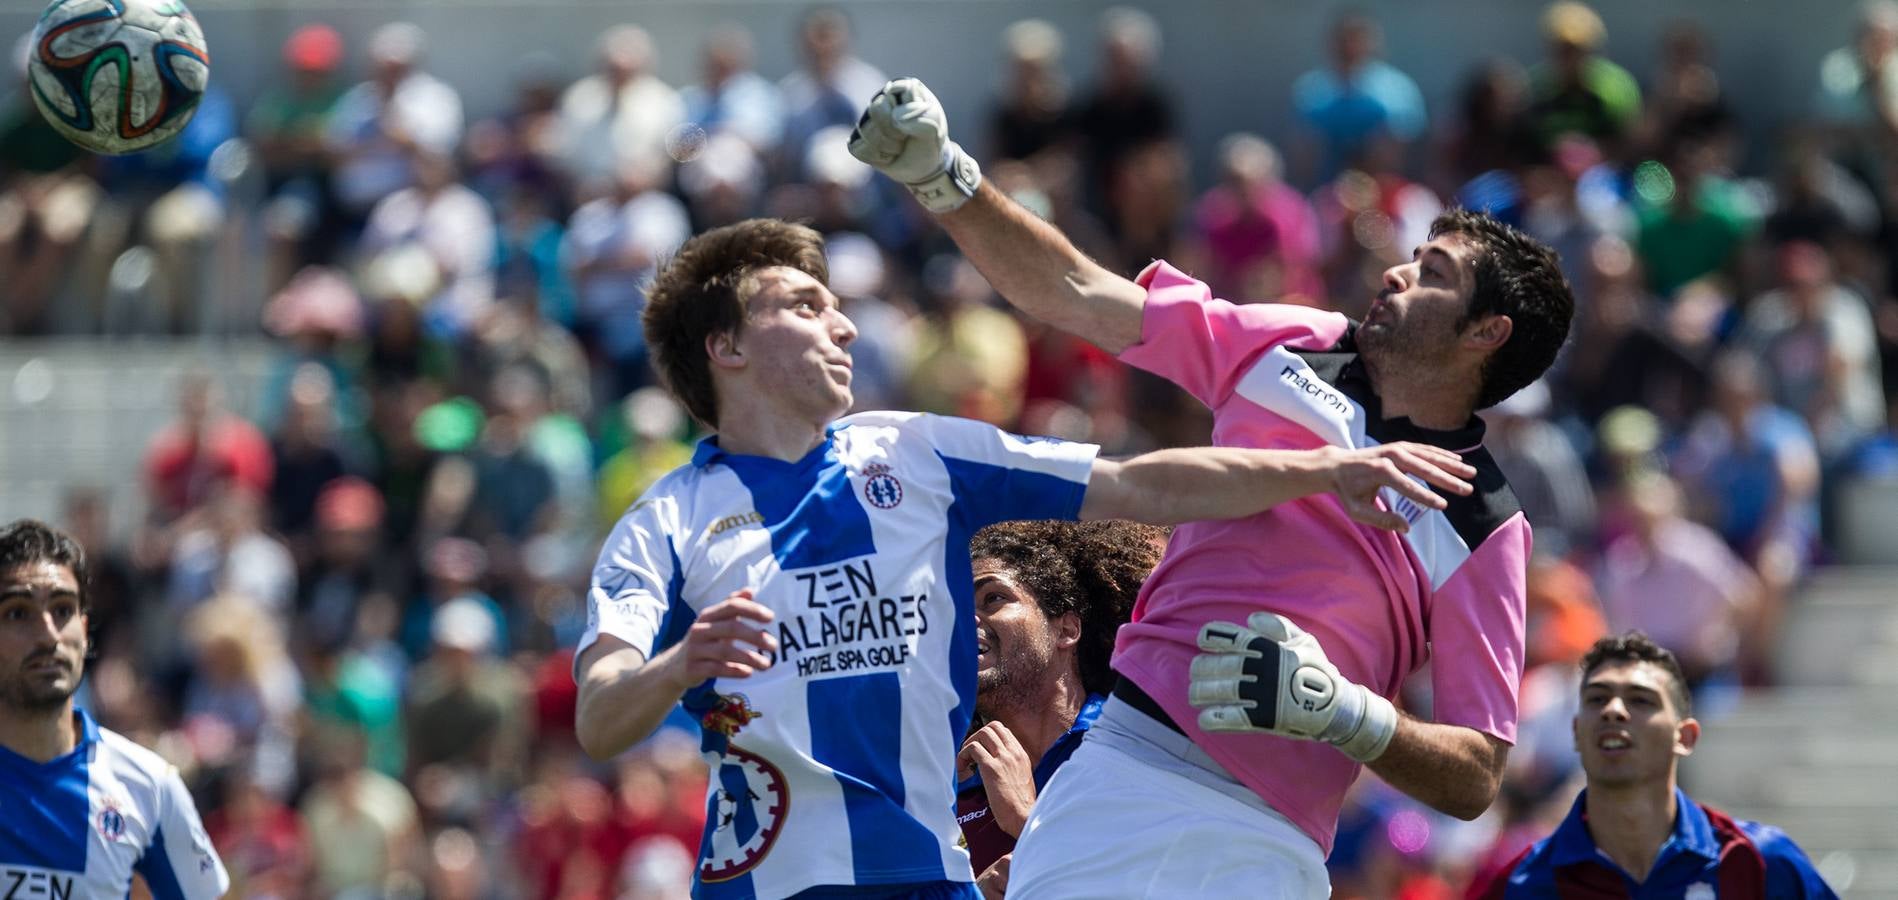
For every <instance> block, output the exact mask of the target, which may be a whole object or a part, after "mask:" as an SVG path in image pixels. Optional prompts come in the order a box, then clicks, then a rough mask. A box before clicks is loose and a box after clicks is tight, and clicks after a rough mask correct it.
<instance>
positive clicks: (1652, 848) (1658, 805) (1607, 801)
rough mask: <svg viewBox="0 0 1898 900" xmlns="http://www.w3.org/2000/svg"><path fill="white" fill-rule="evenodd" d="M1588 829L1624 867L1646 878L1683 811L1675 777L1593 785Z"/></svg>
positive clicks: (1635, 874) (1609, 854)
mask: <svg viewBox="0 0 1898 900" xmlns="http://www.w3.org/2000/svg"><path fill="white" fill-rule="evenodd" d="M1586 807H1587V812H1588V833H1589V835H1590V836H1592V837H1593V838H1594V839H1595V846H1596V847H1597V848H1599V849H1600V850H1601V852H1603V853H1605V854H1607V855H1608V858H1609V859H1612V860H1614V861H1615V865H1618V866H1620V867H1621V869H1622V871H1624V872H1627V873H1628V874H1629V875H1632V876H1634V877H1635V878H1636V879H1638V880H1641V881H1646V880H1647V877H1648V872H1649V871H1650V870H1652V869H1653V868H1654V860H1655V858H1656V857H1659V856H1660V854H1661V846H1662V845H1663V844H1665V843H1667V838H1668V835H1670V834H1672V833H1673V831H1674V817H1675V816H1677V815H1679V814H1680V809H1679V808H1678V804H1677V803H1676V802H1675V793H1674V779H1672V778H1669V779H1667V780H1666V781H1665V782H1660V783H1651V784H1636V785H1627V786H1612V787H1611V786H1603V785H1589V787H1588V799H1587V801H1586Z"/></svg>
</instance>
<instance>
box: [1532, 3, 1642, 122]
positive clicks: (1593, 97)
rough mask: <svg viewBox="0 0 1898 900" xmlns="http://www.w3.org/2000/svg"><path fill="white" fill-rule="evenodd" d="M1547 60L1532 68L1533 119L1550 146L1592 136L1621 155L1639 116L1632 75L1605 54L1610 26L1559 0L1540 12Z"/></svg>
mask: <svg viewBox="0 0 1898 900" xmlns="http://www.w3.org/2000/svg"><path fill="white" fill-rule="evenodd" d="M1542 36H1543V39H1544V40H1545V41H1546V42H1547V46H1548V52H1549V55H1548V59H1547V60H1545V61H1544V62H1542V63H1541V64H1539V65H1537V66H1536V67H1535V68H1534V69H1533V70H1532V71H1531V72H1530V103H1529V120H1530V122H1531V124H1532V127H1533V128H1534V130H1535V133H1536V135H1537V137H1538V138H1540V140H1541V141H1542V143H1543V145H1544V146H1546V147H1553V146H1555V143H1556V141H1557V140H1558V139H1560V138H1561V137H1562V136H1563V135H1566V134H1580V135H1583V136H1584V137H1587V138H1590V139H1592V140H1594V141H1595V142H1596V143H1598V144H1600V145H1601V146H1602V147H1603V148H1605V149H1606V150H1607V151H1608V155H1609V156H1610V157H1618V155H1619V153H1620V152H1621V151H1622V150H1624V149H1626V148H1625V147H1624V146H1623V142H1622V139H1623V138H1625V137H1628V136H1629V133H1630V132H1631V131H1632V130H1633V128H1634V127H1635V125H1636V124H1637V122H1638V121H1639V119H1640V117H1641V88H1640V86H1639V85H1638V84H1637V83H1636V82H1635V80H1634V76H1633V75H1630V74H1628V70H1627V69H1624V68H1622V67H1620V66H1618V65H1616V64H1614V63H1613V62H1610V61H1609V60H1608V59H1607V58H1606V57H1604V56H1602V55H1601V46H1602V43H1603V42H1604V41H1606V40H1607V37H1608V29H1607V27H1606V26H1605V25H1603V24H1602V21H1601V16H1600V15H1599V14H1597V13H1596V12H1595V10H1593V9H1591V8H1590V7H1589V6H1588V5H1587V4H1585V3H1581V2H1578V0H1559V2H1557V3H1552V4H1550V5H1549V7H1548V8H1547V9H1546V10H1544V11H1543V13H1542Z"/></svg>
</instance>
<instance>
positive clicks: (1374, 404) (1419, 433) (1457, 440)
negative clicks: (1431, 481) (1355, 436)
mask: <svg viewBox="0 0 1898 900" xmlns="http://www.w3.org/2000/svg"><path fill="white" fill-rule="evenodd" d="M1337 386H1338V388H1339V389H1340V390H1342V391H1344V392H1345V394H1346V395H1348V396H1349V397H1351V399H1353V400H1356V401H1358V404H1359V405H1361V406H1363V407H1364V423H1365V428H1366V430H1368V431H1369V432H1370V433H1371V435H1372V436H1373V437H1375V438H1377V440H1378V441H1379V442H1380V443H1386V444H1388V443H1391V442H1393V441H1415V442H1417V443H1419V444H1429V445H1431V446H1433V447H1442V448H1444V449H1445V450H1454V451H1457V452H1465V451H1469V450H1474V449H1476V448H1477V447H1480V446H1482V444H1483V434H1484V432H1485V431H1486V426H1485V425H1484V423H1483V418H1482V417H1481V416H1478V415H1476V414H1474V413H1472V414H1470V419H1469V421H1468V422H1465V423H1463V425H1462V426H1461V427H1458V428H1452V429H1449V430H1447V431H1445V430H1439V429H1435V428H1425V427H1423V426H1422V425H1418V424H1417V423H1415V422H1412V421H1411V420H1410V417H1409V416H1397V417H1394V418H1389V419H1386V418H1384V400H1383V398H1381V397H1379V396H1378V395H1377V391H1376V390H1374V389H1373V386H1372V384H1371V370H1370V369H1368V368H1366V367H1365V365H1364V357H1363V356H1362V355H1359V356H1358V357H1357V358H1355V359H1353V360H1351V361H1350V362H1348V363H1346V364H1345V366H1344V370H1343V371H1341V372H1339V373H1338V385H1337Z"/></svg>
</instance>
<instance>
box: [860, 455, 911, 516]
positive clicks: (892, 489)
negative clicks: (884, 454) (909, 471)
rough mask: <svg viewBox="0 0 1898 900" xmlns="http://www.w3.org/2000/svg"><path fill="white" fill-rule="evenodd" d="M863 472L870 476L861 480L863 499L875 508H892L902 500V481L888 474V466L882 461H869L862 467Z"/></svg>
mask: <svg viewBox="0 0 1898 900" xmlns="http://www.w3.org/2000/svg"><path fill="white" fill-rule="evenodd" d="M863 473H864V474H865V475H868V476H870V477H868V478H866V479H864V482H863V499H865V500H868V501H870V505H871V506H874V507H876V508H877V509H894V508H896V505H897V504H898V503H901V502H903V482H901V481H898V480H896V476H895V475H892V474H890V467H889V466H886V465H884V464H882V463H871V464H869V465H867V466H864V467H863Z"/></svg>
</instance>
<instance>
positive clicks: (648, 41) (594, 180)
mask: <svg viewBox="0 0 1898 900" xmlns="http://www.w3.org/2000/svg"><path fill="white" fill-rule="evenodd" d="M599 54H600V70H599V71H598V72H596V73H594V74H592V75H588V76H587V77H585V78H582V79H580V80H579V81H576V82H574V83H573V85H572V86H571V87H568V88H567V90H566V93H564V94H562V95H561V97H560V144H559V146H560V157H561V160H562V161H563V162H564V163H565V165H566V167H567V176H568V177H569V178H571V179H572V180H573V182H574V185H575V188H576V189H577V190H578V192H579V196H581V197H582V198H585V199H591V198H593V197H596V196H599V195H600V194H602V193H604V192H605V191H606V190H607V189H608V187H609V186H610V185H611V184H612V183H613V179H614V177H615V176H616V175H617V174H618V173H619V169H620V167H621V166H622V165H624V164H625V161H626V160H628V159H640V158H647V157H654V156H660V157H663V156H664V155H665V152H666V140H667V136H668V135H669V134H670V133H671V132H672V130H673V129H674V128H676V127H678V125H679V123H681V122H683V121H685V104H684V102H683V101H681V100H680V99H679V92H678V91H677V90H674V89H673V87H672V86H671V85H669V84H666V83H665V82H664V81H661V80H660V79H659V76H657V75H655V74H653V69H654V67H655V66H656V65H657V63H658V59H657V51H656V50H655V48H654V47H653V43H652V36H651V35H649V34H647V33H646V30H645V29H644V28H641V27H639V26H637V25H620V26H616V27H614V28H611V29H609V30H608V31H607V32H606V33H605V34H603V35H601V36H600V44H599Z"/></svg>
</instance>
